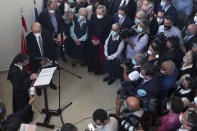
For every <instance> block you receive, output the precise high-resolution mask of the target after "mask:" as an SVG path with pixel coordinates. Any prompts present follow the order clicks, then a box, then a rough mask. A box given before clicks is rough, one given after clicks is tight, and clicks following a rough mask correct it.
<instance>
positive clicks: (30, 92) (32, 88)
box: [29, 87, 36, 97]
mask: <svg viewBox="0 0 197 131" xmlns="http://www.w3.org/2000/svg"><path fill="white" fill-rule="evenodd" d="M29 94H30V96H32V97H34V96H35V94H36V89H35V87H30V89H29Z"/></svg>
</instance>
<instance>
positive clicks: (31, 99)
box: [29, 96, 36, 105]
mask: <svg viewBox="0 0 197 131" xmlns="http://www.w3.org/2000/svg"><path fill="white" fill-rule="evenodd" d="M35 100H36V97H35V96H34V97H32V98H30V100H29V104H30V105H32V104H33V103H34V101H35Z"/></svg>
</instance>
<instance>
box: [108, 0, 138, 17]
mask: <svg viewBox="0 0 197 131" xmlns="http://www.w3.org/2000/svg"><path fill="white" fill-rule="evenodd" d="M120 4H121V0H113V1H112V4H111V7H110V9H109V13H110V14H111V15H113V14H115V13H116V12H118V9H119V6H120ZM126 6H127V10H126V13H127V14H128V16H129V17H130V18H131V19H134V17H135V13H136V9H137V4H136V2H135V1H134V0H129V2H128V4H127V5H126Z"/></svg>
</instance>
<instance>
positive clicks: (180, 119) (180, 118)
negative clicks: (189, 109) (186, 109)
mask: <svg viewBox="0 0 197 131" xmlns="http://www.w3.org/2000/svg"><path fill="white" fill-rule="evenodd" d="M182 118H183V114H181V115H180V116H179V121H180V123H181V124H182V122H181V121H182Z"/></svg>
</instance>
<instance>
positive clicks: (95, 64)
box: [88, 44, 101, 73]
mask: <svg viewBox="0 0 197 131" xmlns="http://www.w3.org/2000/svg"><path fill="white" fill-rule="evenodd" d="M99 49H100V48H99V45H96V46H95V45H92V44H91V45H90V47H89V50H88V70H89V71H95V72H96V73H100V72H101V71H99V56H100V51H99Z"/></svg>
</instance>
